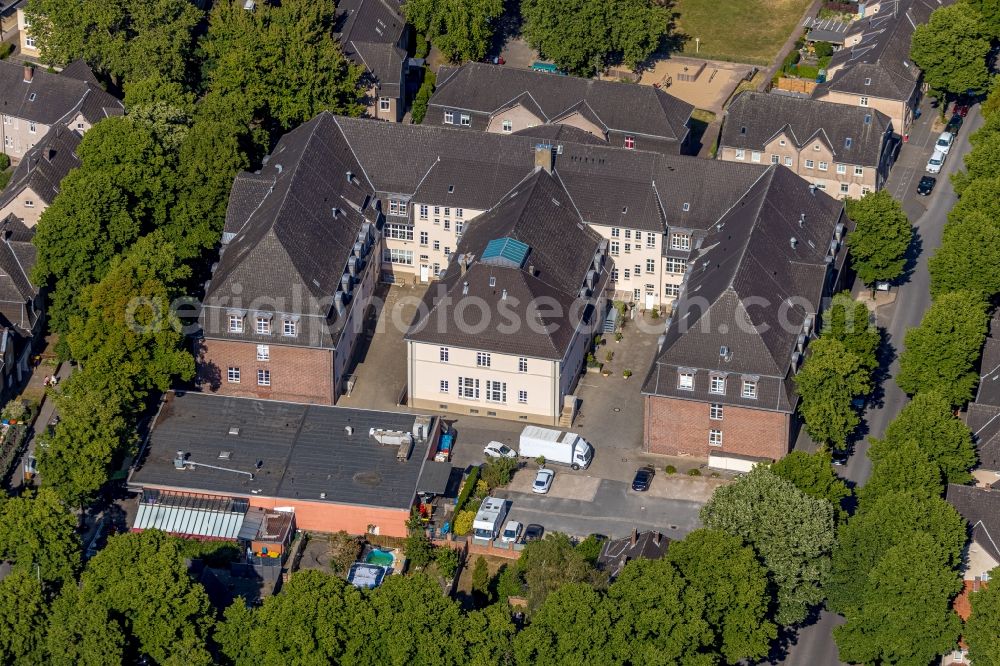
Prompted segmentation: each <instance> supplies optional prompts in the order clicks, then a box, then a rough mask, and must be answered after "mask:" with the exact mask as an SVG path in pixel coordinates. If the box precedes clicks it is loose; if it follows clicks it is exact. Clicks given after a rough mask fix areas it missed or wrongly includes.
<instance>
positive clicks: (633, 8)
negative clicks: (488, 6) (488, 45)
mask: <svg viewBox="0 0 1000 666" xmlns="http://www.w3.org/2000/svg"><path fill="white" fill-rule="evenodd" d="M521 16H522V17H523V19H524V35H525V37H526V38H527V40H528V43H529V44H531V46H532V47H534V48H536V49H538V50H539V51H540V52H541V54H542V56H543V57H546V58H549V59H551V60H553V61H554V62H555V63H556V64H557V65H558V66H559V67H560V69H564V70H566V71H568V72H570V73H571V74H580V75H590V74H593V73H594V72H595V71H596V70H599V69H601V68H603V67H604V66H605V65H609V64H614V63H616V62H619V61H620V62H622V63H623V64H625V65H626V66H627V67H630V68H633V69H634V68H636V67H638V66H639V65H641V64H642V63H643V61H645V60H646V59H647V58H648V57H649V56H650V55H651V54H652V53H653V52H654V51H655V50H656V49H657V48H658V47H659V45H660V42H661V40H662V39H663V36H664V35H666V34H667V33H668V32H670V29H671V27H672V24H671V15H670V11H669V10H668V9H667V8H666V7H664V6H662V5H659V4H656V3H654V2H651V0H521Z"/></svg>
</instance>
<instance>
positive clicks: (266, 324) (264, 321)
mask: <svg viewBox="0 0 1000 666" xmlns="http://www.w3.org/2000/svg"><path fill="white" fill-rule="evenodd" d="M254 330H256V332H257V335H271V318H270V317H267V316H265V315H258V316H257V326H256V328H255V329H254Z"/></svg>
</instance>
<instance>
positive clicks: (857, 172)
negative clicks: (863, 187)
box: [854, 166, 865, 178]
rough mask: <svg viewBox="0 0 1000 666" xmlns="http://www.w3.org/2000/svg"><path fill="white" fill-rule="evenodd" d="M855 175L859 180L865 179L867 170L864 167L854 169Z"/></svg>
mask: <svg viewBox="0 0 1000 666" xmlns="http://www.w3.org/2000/svg"><path fill="white" fill-rule="evenodd" d="M854 175H855V176H856V177H858V178H863V177H864V175H865V168H864V167H862V166H856V167H854Z"/></svg>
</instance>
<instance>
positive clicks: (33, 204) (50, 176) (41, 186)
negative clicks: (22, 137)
mask: <svg viewBox="0 0 1000 666" xmlns="http://www.w3.org/2000/svg"><path fill="white" fill-rule="evenodd" d="M80 138H81V137H80V133H79V132H77V131H76V130H71V129H68V128H66V127H63V126H61V125H57V126H56V127H54V128H53V129H51V130H49V132H48V133H47V134H46V135H45V136H44V137H42V139H41V141H40V142H39V143H38V144H37V145H36V146H35V147H34V148H32V149H31V150H30V151H29V152H28V154H27V155H25V156H24V158H23V159H22V160H21V161H20V162H19V163H18V165H17V167H16V168H15V169H14V173H13V174H12V175H11V179H10V182H9V183H7V187H6V188H4V190H3V192H0V220H3V219H5V218H6V217H7V216H8V215H12V216H14V217H15V218H17V220H19V221H20V222H21V223H22V224H23V225H24V226H25V227H28V228H29V229H33V228H34V227H35V225H37V224H38V220H39V218H40V217H41V216H42V213H43V212H44V211H45V209H46V208H48V207H49V206H50V205H51V204H52V202H53V200H55V198H56V195H57V194H59V185H60V183H61V182H62V179H63V178H65V177H66V174H68V173H69V172H70V170H71V169H75V168H76V167H78V166H80V160H79V158H77V156H76V148H77V146H79V145H80Z"/></svg>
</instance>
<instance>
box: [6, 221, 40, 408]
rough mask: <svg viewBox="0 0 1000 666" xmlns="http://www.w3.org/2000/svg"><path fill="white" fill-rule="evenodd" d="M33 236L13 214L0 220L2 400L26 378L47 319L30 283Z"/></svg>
mask: <svg viewBox="0 0 1000 666" xmlns="http://www.w3.org/2000/svg"><path fill="white" fill-rule="evenodd" d="M33 235H34V233H33V231H32V230H30V229H28V228H27V227H25V226H24V224H22V223H21V222H20V221H19V220H18V219H17V218H15V217H14V216H13V215H8V216H7V217H5V218H4V219H2V220H0V381H2V385H0V402H2V401H6V399H7V398H9V397H10V396H11V395H13V394H14V391H15V390H16V388H15V387H17V386H20V384H21V382H22V380H24V379H26V378H27V376H28V374H29V372H30V368H31V352H32V349H33V343H34V342H35V341H36V340H37V339H38V334H39V333H40V332H41V329H42V325H43V320H44V312H45V310H44V297H43V296H42V295H41V294H40V293H39V290H38V288H37V287H36V286H35V285H34V284H32V283H31V270H32V268H34V266H35V258H36V252H35V246H34V245H33V244H32V242H31V238H32V236H33Z"/></svg>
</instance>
